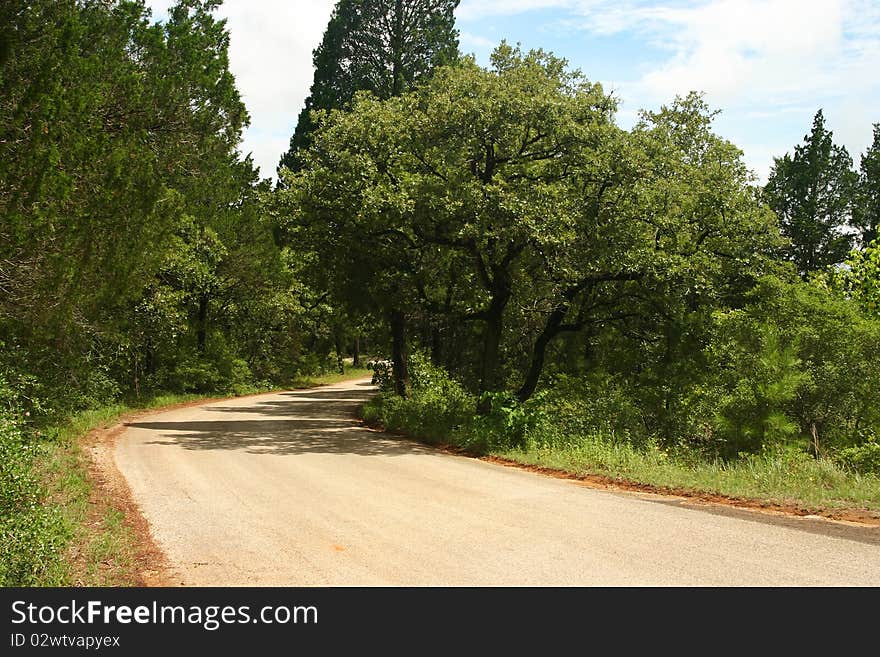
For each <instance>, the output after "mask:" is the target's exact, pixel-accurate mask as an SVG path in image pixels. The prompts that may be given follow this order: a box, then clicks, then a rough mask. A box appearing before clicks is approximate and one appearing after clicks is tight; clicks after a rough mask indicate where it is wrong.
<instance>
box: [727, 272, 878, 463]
mask: <svg viewBox="0 0 880 657" xmlns="http://www.w3.org/2000/svg"><path fill="white" fill-rule="evenodd" d="M719 320H720V321H719V323H718V326H717V330H716V333H715V336H714V338H713V342H712V345H711V347H710V350H711V355H712V358H711V360H710V368H711V371H712V372H713V373H714V376H713V377H712V378H713V381H712V383H713V385H714V386H715V393H716V394H719V395H720V398H718V399H719V402H718V405H717V406H716V407H717V408H718V412H719V418H718V419H719V420H720V421H719V422H717V423H716V429H717V430H719V431H720V432H721V433H722V434H723V435H726V436H727V439H728V440H729V441H730V444H731V448H730V449H729V450H727V453H728V454H730V453H731V452H736V451H737V450H738V449H745V450H747V451H752V452H756V451H760V449H761V448H762V447H767V446H769V445H772V444H778V443H781V442H785V441H786V437H787V436H792V437H793V436H797V437H798V439H799V440H800V441H801V445H803V446H806V445H810V446H811V449H812V450H813V451H814V452H818V453H819V454H821V453H823V452H824V451H825V450H829V449H830V450H834V449H838V448H842V447H845V446H848V445H852V444H854V443H857V442H858V441H859V440H861V438H860V435H861V434H860V428H862V427H877V426H880V401H878V397H877V395H876V390H878V389H880V388H878V386H880V355H878V352H877V350H876V344H877V340H878V339H880V323H878V322H876V321H873V320H869V319H866V318H864V317H863V316H862V315H861V314H860V313H859V312H858V309H857V307H856V306H855V305H854V304H853V303H852V302H850V301H848V300H846V299H841V298H839V297H836V296H835V295H834V294H832V293H831V292H829V291H828V290H827V289H826V288H825V287H823V286H822V285H821V283H819V282H816V283H793V284H787V283H783V282H782V281H779V280H777V279H772V278H768V279H764V280H762V281H761V284H760V285H759V286H758V287H757V288H756V289H755V291H754V292H753V293H752V294H751V297H750V303H749V304H748V305H747V306H746V307H745V308H744V309H743V310H742V311H737V312H733V313H727V314H723V315H721V316H719Z"/></svg>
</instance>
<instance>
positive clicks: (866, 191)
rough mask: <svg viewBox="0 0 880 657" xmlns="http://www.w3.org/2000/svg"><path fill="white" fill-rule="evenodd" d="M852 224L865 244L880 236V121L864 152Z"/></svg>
mask: <svg viewBox="0 0 880 657" xmlns="http://www.w3.org/2000/svg"><path fill="white" fill-rule="evenodd" d="M852 225H853V226H855V227H856V228H858V229H859V231H861V237H862V245H863V246H868V245H869V244H871V242H873V241H874V240H876V239H877V238H878V236H880V234H878V232H877V231H878V230H880V123H875V124H874V141H873V142H872V143H871V146H870V147H869V148H868V150H867V151H865V152H864V153H863V154H862V158H861V162H860V166H859V181H858V186H857V189H856V196H855V207H854V208H853V221H852Z"/></svg>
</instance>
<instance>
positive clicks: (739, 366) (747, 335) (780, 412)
mask: <svg viewBox="0 0 880 657" xmlns="http://www.w3.org/2000/svg"><path fill="white" fill-rule="evenodd" d="M717 330H718V337H717V338H716V341H715V343H714V344H713V345H712V346H711V347H710V349H711V350H712V352H713V353H712V354H711V357H710V360H709V366H710V367H711V368H713V370H714V371H716V372H718V373H719V375H720V377H719V378H720V379H721V384H722V386H723V392H721V394H720V399H718V400H717V411H716V415H715V418H714V425H715V430H716V431H717V434H718V435H717V436H716V437H715V444H713V445H712V448H713V449H714V450H716V451H717V452H718V453H720V454H721V455H723V456H727V457H731V456H734V455H736V454H739V453H742V452H746V453H757V452H761V451H763V450H764V449H765V448H767V447H769V446H771V445H776V444H779V443H783V442H785V441H786V440H787V439H788V438H790V437H792V436H794V435H796V434H797V433H798V429H799V427H798V425H797V423H796V422H794V421H793V420H792V419H791V418H789V417H788V416H787V415H786V413H785V410H786V409H787V408H789V407H790V405H791V402H792V401H793V400H794V399H795V398H796V397H797V395H798V393H799V392H800V390H801V389H802V388H803V387H804V386H806V385H807V384H808V383H809V382H810V378H809V374H808V373H806V372H804V371H803V370H802V369H801V367H800V366H801V361H800V359H799V358H798V357H797V353H798V345H797V344H795V343H792V342H787V341H786V343H783V340H782V339H781V336H780V335H779V329H778V327H776V326H774V325H772V324H765V323H757V322H754V321H753V318H750V317H748V315H747V314H746V313H744V312H732V313H729V314H727V315H725V316H722V317H721V318H720V321H719V326H718V329H717Z"/></svg>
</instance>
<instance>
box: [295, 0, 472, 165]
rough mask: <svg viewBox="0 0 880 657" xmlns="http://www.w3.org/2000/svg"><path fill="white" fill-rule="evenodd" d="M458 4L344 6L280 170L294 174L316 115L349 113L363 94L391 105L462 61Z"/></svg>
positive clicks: (355, 1) (319, 54)
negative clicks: (338, 111) (431, 76)
mask: <svg viewBox="0 0 880 657" xmlns="http://www.w3.org/2000/svg"><path fill="white" fill-rule="evenodd" d="M458 3H459V0H339V2H338V3H337V5H336V8H335V10H334V11H333V15H332V17H331V18H330V22H329V24H328V25H327V31H326V32H325V33H324V39H323V41H322V42H321V45H319V46H318V48H317V49H315V52H314V65H315V77H314V80H313V82H312V88H311V95H310V96H309V97H308V98H307V99H306V104H305V108H304V109H303V110H302V112H300V115H299V120H298V123H297V126H296V131H295V132H294V134H293V136H292V137H291V139H290V150H289V151H288V152H287V153H285V154H284V155H283V156H282V157H281V162H280V166H279V168H280V167H282V166H287V167H289V168H292V169H295V168H297V166H298V163H297V151H299V150H300V149H302V148H304V147H305V146H307V145H308V144H309V142H310V138H309V136H310V134H311V133H312V131H313V130H314V128H315V125H314V123H313V121H312V116H311V112H312V111H314V110H322V109H324V110H329V109H339V108H342V107H345V106H346V105H347V104H348V103H349V102H350V101H351V99H352V98H353V97H354V94H355V93H356V92H358V91H364V90H366V91H371V92H373V93H374V94H376V95H377V96H378V97H380V98H383V99H386V98H390V97H391V96H396V95H398V94H400V93H402V92H404V91H406V90H407V89H409V88H411V87H412V86H413V85H415V84H416V83H418V82H419V81H420V80H421V79H422V78H424V77H425V76H426V75H428V74H430V72H431V71H432V70H433V69H434V68H435V67H436V66H439V65H442V64H446V63H450V62H452V61H454V60H455V59H456V58H457V57H458V31H457V30H456V29H455V17H454V16H453V12H454V11H455V8H456V7H457V6H458Z"/></svg>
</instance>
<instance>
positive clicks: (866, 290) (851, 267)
mask: <svg viewBox="0 0 880 657" xmlns="http://www.w3.org/2000/svg"><path fill="white" fill-rule="evenodd" d="M827 279H828V281H829V284H830V285H831V287H833V288H834V289H835V290H837V291H838V292H840V293H842V294H844V295H846V296H848V297H849V298H851V299H853V300H854V301H855V302H856V303H857V304H858V305H859V307H860V308H861V309H862V312H864V313H865V315H867V316H868V317H873V318H875V319H880V241H874V242H871V243H869V244H868V245H867V246H866V248H865V250H864V251H853V252H852V253H851V254H850V256H849V258H848V259H847V261H846V262H845V263H844V266H843V267H841V268H839V269H835V270H833V271H831V272H829V274H828V276H827Z"/></svg>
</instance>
